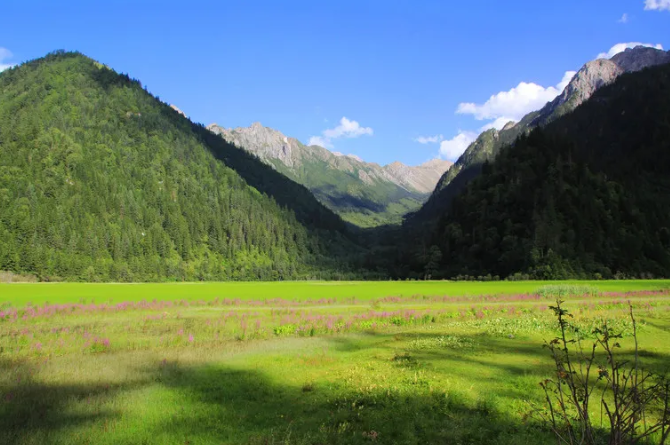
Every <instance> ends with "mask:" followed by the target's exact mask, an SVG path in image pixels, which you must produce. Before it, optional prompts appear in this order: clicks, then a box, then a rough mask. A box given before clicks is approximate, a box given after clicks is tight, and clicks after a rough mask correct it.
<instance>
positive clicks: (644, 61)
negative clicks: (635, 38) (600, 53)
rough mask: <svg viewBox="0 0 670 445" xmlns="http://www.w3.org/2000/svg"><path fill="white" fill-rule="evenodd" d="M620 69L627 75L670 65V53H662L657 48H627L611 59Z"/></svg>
mask: <svg viewBox="0 0 670 445" xmlns="http://www.w3.org/2000/svg"><path fill="white" fill-rule="evenodd" d="M610 60H611V61H612V62H614V63H616V64H617V66H619V68H621V69H622V70H624V71H625V72H627V73H630V72H633V71H640V70H642V69H644V68H647V67H650V66H655V65H662V64H664V63H670V51H661V50H658V49H656V48H649V47H646V46H637V47H635V48H627V49H626V50H625V51H623V52H620V53H619V54H616V55H615V56H614V57H612V58H611V59H610Z"/></svg>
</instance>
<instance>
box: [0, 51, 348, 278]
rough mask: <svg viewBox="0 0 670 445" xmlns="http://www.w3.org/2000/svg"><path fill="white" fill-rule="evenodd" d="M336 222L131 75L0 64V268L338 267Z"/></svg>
mask: <svg viewBox="0 0 670 445" xmlns="http://www.w3.org/2000/svg"><path fill="white" fill-rule="evenodd" d="M349 237H350V235H349V234H348V233H347V228H346V226H345V224H344V223H343V222H342V221H341V220H340V218H339V217H338V216H336V215H335V214H333V213H332V212H331V211H330V210H328V209H326V208H325V207H324V206H323V205H321V204H320V203H318V202H317V201H316V199H314V197H313V196H312V195H311V193H310V192H309V191H308V190H307V189H306V188H304V187H303V186H301V185H298V184H296V183H294V182H292V181H291V180H289V179H287V178H285V177H284V176H282V175H281V174H279V173H277V172H276V171H274V170H273V169H272V168H271V167H268V166H266V165H265V164H263V163H261V162H260V161H259V160H258V159H256V158H255V157H253V156H251V155H249V154H248V153H246V152H245V151H243V150H239V149H237V148H235V147H234V146H232V145H229V144H227V143H226V142H225V141H223V140H222V139H221V138H219V137H218V136H216V135H213V134H212V133H210V132H209V131H207V130H206V129H205V128H204V127H202V126H201V125H198V124H193V123H191V122H190V121H189V120H188V119H186V118H184V117H183V116H181V115H180V114H178V113H177V112H175V111H174V110H172V109H171V108H170V107H169V106H168V105H166V104H164V103H163V102H161V101H160V100H159V99H157V98H155V97H153V96H152V95H150V94H149V93H148V92H147V91H146V90H145V89H143V88H142V85H141V84H140V82H139V81H136V80H133V79H131V78H130V77H129V76H127V75H122V74H118V73H116V72H114V71H113V70H111V69H110V68H108V67H106V66H104V65H102V64H100V63H97V62H95V61H93V60H91V59H89V58H87V57H85V56H83V55H81V54H78V53H66V52H62V51H60V52H56V53H52V54H50V55H48V56H47V57H45V58H42V59H38V60H35V61H31V62H28V63H26V64H23V65H22V66H20V67H17V68H13V69H9V70H6V71H5V72H3V73H2V74H1V75H0V270H10V271H15V272H27V273H33V274H35V275H37V276H38V277H39V278H40V279H42V280H62V279H68V280H87V281H146V280H229V279H232V280H242V279H245V280H247V279H248V280H257V279H265V280H267V279H298V278H309V277H321V278H339V277H346V276H347V273H348V271H350V270H351V269H350V267H349V264H350V263H351V262H352V261H351V259H350V258H349V257H348V256H350V255H352V254H354V253H356V251H357V247H356V246H355V245H354V244H353V243H352V242H351V241H350V239H349Z"/></svg>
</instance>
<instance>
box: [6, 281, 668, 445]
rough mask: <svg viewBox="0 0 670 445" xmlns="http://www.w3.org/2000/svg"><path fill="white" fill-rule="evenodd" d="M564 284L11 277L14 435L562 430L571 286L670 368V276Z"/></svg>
mask: <svg viewBox="0 0 670 445" xmlns="http://www.w3.org/2000/svg"><path fill="white" fill-rule="evenodd" d="M550 284H551V283H546V282H542V283H539V282H490V283H449V282H425V283H423V282H377V283H337V282H333V283H330V282H329V283H295V282H294V283H288V282H287V283H213V284H135V285H121V284H118V285H115V284H66V283H63V284H0V443H3V444H4V443H8V444H9V443H12V444H51V443H62V444H70V443H92V444H93V443H94V444H142V443H146V444H209V443H214V444H238V443H242V444H245V443H249V444H272V443H290V444H294V443H295V444H324V443H328V444H330V443H338V444H350V443H353V444H356V443H372V442H376V443H384V444H386V443H400V444H429V443H455V444H483V443H500V444H524V443H525V444H536V443H555V439H554V437H553V436H552V434H551V432H550V431H549V430H548V429H547V428H546V426H545V425H542V424H540V423H539V421H538V420H537V417H536V416H534V415H533V414H532V413H533V411H534V410H536V409H537V408H538V407H541V406H542V402H543V393H542V391H541V388H540V386H539V382H540V381H541V380H543V379H545V378H548V377H551V376H552V372H553V368H552V362H551V358H550V357H549V355H548V352H547V350H546V349H544V348H543V347H542V345H543V342H544V340H550V339H552V338H554V337H555V336H556V333H557V329H556V328H557V325H556V321H555V318H554V317H553V314H552V312H551V310H549V306H551V305H552V304H553V303H554V301H555V298H556V296H557V295H556V294H557V293H558V292H560V293H562V297H563V299H564V300H565V301H566V302H565V307H566V308H567V309H569V310H570V311H571V312H572V313H573V314H574V315H575V320H574V321H575V323H576V324H578V325H580V326H582V327H583V328H585V329H586V330H587V331H588V330H590V329H591V328H592V327H596V326H598V325H599V324H600V323H601V322H602V321H603V320H607V321H608V323H609V325H610V326H612V327H614V328H616V329H617V330H620V331H622V332H623V333H624V334H625V337H624V339H623V340H622V341H621V343H622V346H623V351H624V352H626V351H627V352H630V350H631V347H632V342H631V339H630V334H631V331H632V325H631V323H630V321H629V319H628V318H627V316H626V312H627V309H628V301H630V302H631V303H632V305H633V307H634V310H635V313H636V316H637V319H638V331H639V341H640V347H641V351H640V356H641V357H642V364H643V365H644V366H646V367H647V368H649V369H651V370H652V371H655V372H658V373H663V372H665V370H667V369H669V368H670V281H612V282H590V283H585V282H580V283H579V286H572V287H568V286H562V287H555V286H554V287H546V286H548V285H550ZM563 284H565V283H563ZM592 406H593V409H594V410H595V411H594V413H593V418H598V419H599V418H600V414H599V412H600V407H599V406H598V404H597V403H594V404H593V405H592Z"/></svg>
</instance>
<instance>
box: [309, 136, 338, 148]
mask: <svg viewBox="0 0 670 445" xmlns="http://www.w3.org/2000/svg"><path fill="white" fill-rule="evenodd" d="M307 145H318V146H319V147H324V148H332V147H333V144H331V143H330V142H329V141H326V139H324V138H322V137H321V136H312V137H311V138H309V142H307Z"/></svg>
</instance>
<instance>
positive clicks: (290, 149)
mask: <svg viewBox="0 0 670 445" xmlns="http://www.w3.org/2000/svg"><path fill="white" fill-rule="evenodd" d="M207 129H208V130H209V131H211V132H213V133H215V134H218V135H219V136H221V137H223V138H224V139H225V140H227V141H228V142H230V143H231V144H235V145H237V146H238V147H241V148H244V149H246V150H247V151H250V152H252V153H254V154H255V155H256V156H258V157H259V158H260V159H261V160H263V161H266V162H267V161H269V160H272V159H278V160H279V161H281V162H282V163H283V164H285V165H286V166H288V167H294V166H296V165H297V163H298V162H299V154H300V153H299V152H300V146H301V145H302V144H300V142H299V141H298V140H297V139H294V138H288V137H286V136H284V135H283V134H282V133H280V132H279V131H277V130H273V129H272V128H268V127H264V126H262V125H261V123H260V122H254V123H253V124H251V126H250V127H248V128H235V129H226V128H223V127H220V126H219V125H217V124H211V125H208V126H207Z"/></svg>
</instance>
